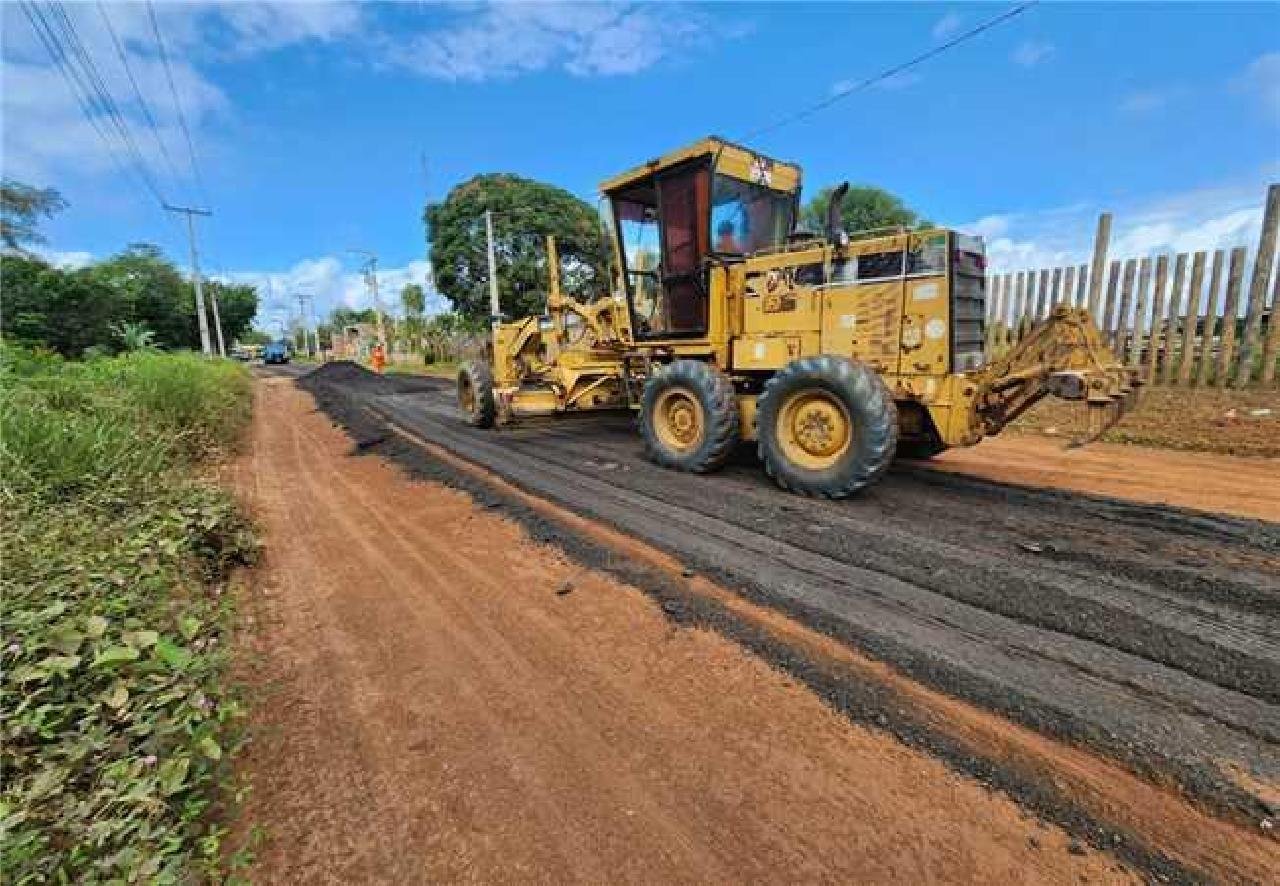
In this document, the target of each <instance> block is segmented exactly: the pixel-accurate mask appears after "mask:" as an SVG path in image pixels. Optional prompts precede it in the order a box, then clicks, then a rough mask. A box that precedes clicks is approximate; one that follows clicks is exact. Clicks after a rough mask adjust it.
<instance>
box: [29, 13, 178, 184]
mask: <svg viewBox="0 0 1280 886" xmlns="http://www.w3.org/2000/svg"><path fill="white" fill-rule="evenodd" d="M21 6H22V11H23V12H24V13H25V14H26V16H27V21H28V22H30V24H31V28H32V30H33V31H34V32H35V34H36V37H37V38H38V39H39V41H40V43H41V44H42V45H43V46H44V49H45V51H46V52H47V53H48V54H49V58H50V59H51V60H52V61H53V63H54V67H55V68H57V70H58V73H59V74H61V75H62V79H63V80H64V81H65V82H66V84H67V86H68V88H69V89H70V91H71V95H72V98H74V99H75V101H76V104H77V105H78V106H79V108H80V113H81V115H82V116H83V117H84V118H85V120H86V121H87V122H88V123H89V125H90V126H91V127H92V128H93V130H94V131H95V132H96V133H97V134H98V138H100V139H101V140H102V143H103V145H104V146H105V147H106V149H107V156H108V158H109V159H110V161H111V163H112V165H113V166H115V168H116V171H117V172H119V173H120V174H121V175H122V176H123V177H124V178H126V179H128V178H129V177H130V169H132V172H133V174H134V175H135V176H137V177H138V180H140V181H141V182H142V184H143V187H144V188H145V189H146V190H147V191H150V192H151V195H152V196H154V197H155V199H156V200H157V201H158V202H161V203H163V202H164V198H163V196H162V195H161V194H160V191H159V189H158V188H157V187H156V186H155V183H154V181H153V180H152V179H151V178H150V176H149V174H148V172H147V171H145V166H138V165H137V160H138V158H137V157H136V156H135V157H134V160H135V163H134V165H133V166H132V167H128V166H126V165H125V164H124V163H122V162H121V160H120V157H119V156H118V154H117V149H116V146H115V144H113V142H112V139H111V136H110V135H109V134H108V132H107V130H105V129H103V127H102V124H101V123H100V122H99V121H98V117H97V115H96V114H95V113H94V109H95V105H96V104H98V103H100V102H101V100H102V98H101V95H100V94H98V93H97V92H96V90H95V88H94V87H92V86H90V85H89V83H87V82H86V79H85V78H86V76H88V74H87V72H84V71H81V70H79V69H77V67H76V66H75V65H74V64H72V61H71V59H70V58H69V57H68V55H67V52H66V50H65V48H64V47H63V44H62V40H61V38H60V37H59V36H58V32H57V30H56V29H55V28H54V26H53V25H52V24H50V22H49V19H48V18H47V17H46V16H45V14H44V12H43V11H42V10H41V9H40V8H39V6H37V5H36V4H35V3H33V2H30V0H23V2H22V3H21ZM95 97H96V98H97V99H98V101H97V102H95ZM117 128H118V124H117ZM125 147H126V150H127V149H128V144H126V146H125Z"/></svg>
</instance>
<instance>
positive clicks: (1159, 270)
mask: <svg viewBox="0 0 1280 886" xmlns="http://www.w3.org/2000/svg"><path fill="white" fill-rule="evenodd" d="M1168 279H1169V256H1167V255H1162V256H1160V257H1159V258H1157V259H1156V285H1155V288H1154V289H1152V291H1151V341H1150V342H1149V343H1148V345H1147V372H1146V379H1147V383H1148V384H1150V383H1151V382H1153V381H1155V380H1156V358H1157V357H1158V356H1159V354H1160V336H1161V334H1162V333H1163V331H1164V284H1165V282H1166V281H1167V280H1168Z"/></svg>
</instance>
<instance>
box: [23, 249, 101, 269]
mask: <svg viewBox="0 0 1280 886" xmlns="http://www.w3.org/2000/svg"><path fill="white" fill-rule="evenodd" d="M32 251H33V252H35V254H36V255H38V256H40V257H41V258H42V259H44V260H45V261H47V262H48V263H49V264H51V265H53V266H54V267H57V268H66V269H67V270H71V271H75V270H79V269H80V268H83V267H86V266H88V265H91V264H93V262H94V261H95V257H94V255H93V253H91V252H83V251H72V252H61V251H59V250H57V249H34V250H32Z"/></svg>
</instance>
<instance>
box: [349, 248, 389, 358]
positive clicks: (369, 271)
mask: <svg viewBox="0 0 1280 886" xmlns="http://www.w3.org/2000/svg"><path fill="white" fill-rule="evenodd" d="M347 252H354V253H355V254H356V255H363V256H365V258H366V259H367V261H365V265H364V282H365V285H366V286H368V287H369V291H370V293H371V294H372V295H373V311H374V314H375V315H376V316H377V318H378V344H380V345H382V352H383V353H384V354H385V353H386V352H387V327H386V323H385V322H384V321H383V319H382V299H381V298H380V297H379V295H378V256H377V255H375V254H374V253H372V252H370V251H369V250H367V249H348V250H347Z"/></svg>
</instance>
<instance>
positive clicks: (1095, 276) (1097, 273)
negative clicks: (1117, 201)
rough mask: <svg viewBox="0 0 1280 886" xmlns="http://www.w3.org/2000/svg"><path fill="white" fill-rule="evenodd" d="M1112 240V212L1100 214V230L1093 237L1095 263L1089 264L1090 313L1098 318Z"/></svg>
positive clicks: (1094, 317)
mask: <svg viewBox="0 0 1280 886" xmlns="http://www.w3.org/2000/svg"><path fill="white" fill-rule="evenodd" d="M1110 242H1111V213H1109V212H1104V213H1102V215H1100V216H1098V232H1097V233H1096V234H1095V235H1094V238H1093V264H1091V265H1090V266H1089V313H1090V314H1091V315H1092V316H1093V319H1094V320H1097V319H1098V308H1099V307H1101V305H1100V302H1101V301H1102V272H1103V270H1104V269H1105V267H1106V264H1107V246H1108V244H1109V243H1110Z"/></svg>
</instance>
